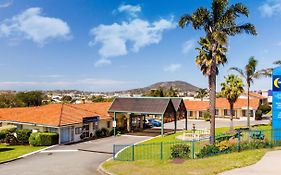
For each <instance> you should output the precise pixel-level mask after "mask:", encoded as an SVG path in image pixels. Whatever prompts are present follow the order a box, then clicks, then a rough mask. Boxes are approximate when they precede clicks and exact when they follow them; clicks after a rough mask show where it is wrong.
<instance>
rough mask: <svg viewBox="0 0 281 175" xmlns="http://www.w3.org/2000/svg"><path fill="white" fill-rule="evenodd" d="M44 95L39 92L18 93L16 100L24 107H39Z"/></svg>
mask: <svg viewBox="0 0 281 175" xmlns="http://www.w3.org/2000/svg"><path fill="white" fill-rule="evenodd" d="M43 97H44V94H43V93H42V92H40V91H30V92H19V93H17V95H16V98H17V99H18V100H20V101H22V102H23V103H24V106H27V107H30V106H41V105H42V100H43Z"/></svg>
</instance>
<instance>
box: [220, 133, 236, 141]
mask: <svg viewBox="0 0 281 175" xmlns="http://www.w3.org/2000/svg"><path fill="white" fill-rule="evenodd" d="M233 137H235V135H231V134H227V135H221V136H217V137H216V141H217V142H222V141H225V140H229V139H231V138H233Z"/></svg>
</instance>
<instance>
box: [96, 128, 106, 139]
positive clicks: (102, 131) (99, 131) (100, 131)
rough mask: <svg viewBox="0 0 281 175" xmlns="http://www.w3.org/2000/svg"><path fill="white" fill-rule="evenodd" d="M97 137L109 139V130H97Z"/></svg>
mask: <svg viewBox="0 0 281 175" xmlns="http://www.w3.org/2000/svg"><path fill="white" fill-rule="evenodd" d="M95 135H96V137H97V138H102V137H107V136H109V130H108V129H106V128H101V129H98V130H96V133H95Z"/></svg>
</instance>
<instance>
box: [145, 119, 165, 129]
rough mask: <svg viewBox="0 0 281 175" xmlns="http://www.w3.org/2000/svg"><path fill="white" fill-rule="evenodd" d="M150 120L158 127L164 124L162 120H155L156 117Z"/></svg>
mask: <svg viewBox="0 0 281 175" xmlns="http://www.w3.org/2000/svg"><path fill="white" fill-rule="evenodd" d="M148 122H149V123H151V124H152V125H153V126H156V127H159V126H161V125H162V124H161V122H160V121H158V120H155V119H154V118H150V119H148Z"/></svg>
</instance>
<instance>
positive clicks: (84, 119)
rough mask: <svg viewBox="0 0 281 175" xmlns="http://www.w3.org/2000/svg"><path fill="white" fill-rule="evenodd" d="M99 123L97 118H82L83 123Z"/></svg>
mask: <svg viewBox="0 0 281 175" xmlns="http://www.w3.org/2000/svg"><path fill="white" fill-rule="evenodd" d="M98 121H100V117H99V116H93V117H84V118H83V123H91V122H98Z"/></svg>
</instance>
